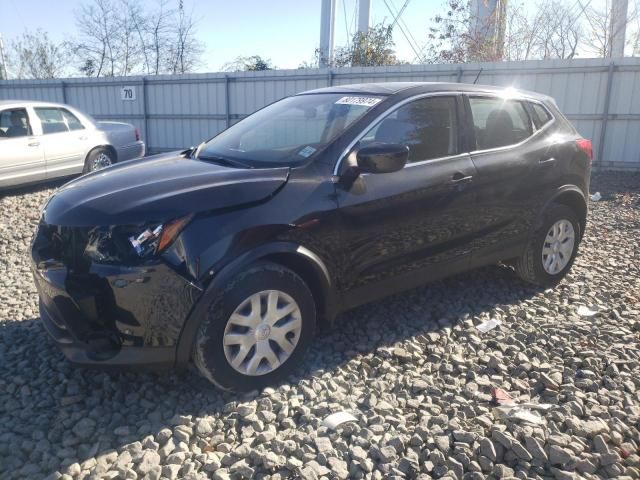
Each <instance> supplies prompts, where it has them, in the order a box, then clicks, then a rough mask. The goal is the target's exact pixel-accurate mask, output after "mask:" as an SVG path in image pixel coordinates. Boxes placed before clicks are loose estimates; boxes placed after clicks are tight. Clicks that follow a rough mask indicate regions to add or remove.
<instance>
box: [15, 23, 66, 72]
mask: <svg viewBox="0 0 640 480" xmlns="http://www.w3.org/2000/svg"><path fill="white" fill-rule="evenodd" d="M67 49H68V46H67V45H66V44H65V43H64V42H62V43H55V42H53V41H52V40H51V39H49V35H48V34H47V32H45V31H43V30H40V29H38V30H36V31H35V32H31V31H25V32H24V33H22V35H21V36H19V37H18V38H17V39H16V40H14V41H13V42H11V49H10V52H9V55H8V57H9V64H10V65H11V66H12V69H13V76H14V77H17V78H60V77H61V76H63V74H64V73H65V71H66V68H67V64H68V62H67V57H68V50H67Z"/></svg>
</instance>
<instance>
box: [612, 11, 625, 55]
mask: <svg viewBox="0 0 640 480" xmlns="http://www.w3.org/2000/svg"><path fill="white" fill-rule="evenodd" d="M628 8H629V3H628V0H612V2H611V22H610V24H609V28H610V30H609V38H610V39H611V40H610V42H611V48H610V49H609V56H610V57H624V44H625V40H626V34H627V23H628V20H627V10H628Z"/></svg>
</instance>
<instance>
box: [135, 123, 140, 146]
mask: <svg viewBox="0 0 640 480" xmlns="http://www.w3.org/2000/svg"><path fill="white" fill-rule="evenodd" d="M135 130H136V142H138V141H140V129H139V128H138V127H136V128H135Z"/></svg>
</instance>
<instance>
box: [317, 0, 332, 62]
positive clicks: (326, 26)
mask: <svg viewBox="0 0 640 480" xmlns="http://www.w3.org/2000/svg"><path fill="white" fill-rule="evenodd" d="M335 23H336V0H322V7H321V10H320V58H319V63H320V67H321V68H322V67H325V68H326V67H329V66H331V64H332V63H333V31H334V26H335Z"/></svg>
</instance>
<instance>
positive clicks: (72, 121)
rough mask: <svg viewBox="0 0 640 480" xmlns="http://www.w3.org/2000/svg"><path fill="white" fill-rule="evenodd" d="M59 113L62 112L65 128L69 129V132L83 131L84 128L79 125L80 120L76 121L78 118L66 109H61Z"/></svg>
mask: <svg viewBox="0 0 640 480" xmlns="http://www.w3.org/2000/svg"><path fill="white" fill-rule="evenodd" d="M60 111H61V112H62V117H63V118H64V121H65V122H66V123H67V127H68V128H69V130H82V129H84V126H83V125H82V123H80V120H78V117H76V116H75V115H74V114H73V113H71V112H70V111H69V110H67V109H66V108H61V109H60Z"/></svg>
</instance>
